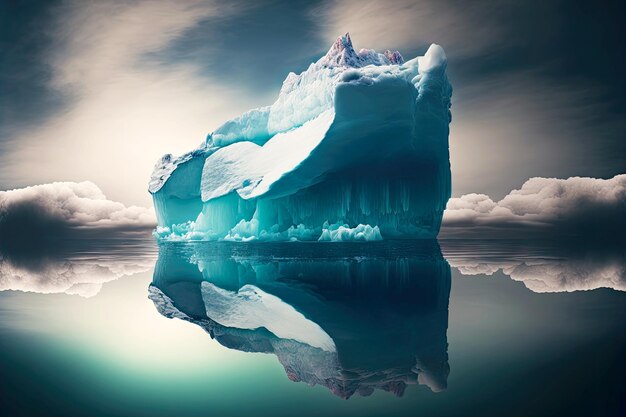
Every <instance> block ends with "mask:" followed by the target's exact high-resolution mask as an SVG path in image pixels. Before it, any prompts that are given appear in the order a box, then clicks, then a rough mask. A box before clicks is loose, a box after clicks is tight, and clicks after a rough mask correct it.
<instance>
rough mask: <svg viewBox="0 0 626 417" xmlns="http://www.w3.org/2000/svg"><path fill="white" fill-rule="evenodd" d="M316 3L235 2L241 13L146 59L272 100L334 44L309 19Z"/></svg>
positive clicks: (216, 19)
mask: <svg viewBox="0 0 626 417" xmlns="http://www.w3.org/2000/svg"><path fill="white" fill-rule="evenodd" d="M318 3H319V2H317V1H310V0H296V1H289V2H286V1H283V2H281V1H235V2H233V4H234V5H235V6H236V7H237V13H232V14H229V15H220V16H210V17H209V18H207V19H206V20H204V21H203V22H202V23H201V24H199V25H197V26H195V27H193V28H191V29H190V30H189V31H188V32H187V33H186V34H185V36H184V37H180V38H179V39H177V40H176V41H174V42H173V43H172V44H171V45H170V46H169V47H168V48H166V49H164V50H162V51H159V52H157V53H155V54H151V55H150V56H149V57H148V58H149V59H158V60H159V61H160V62H161V64H162V65H168V63H173V62H181V61H182V62H193V63H194V64H195V65H197V66H198V67H199V68H202V71H201V73H203V74H205V75H207V76H214V75H216V74H219V77H220V81H221V82H223V83H225V84H231V85H239V86H241V85H243V86H245V87H246V89H247V90H248V91H250V94H262V95H267V97H268V100H274V99H275V97H276V96H277V95H278V91H279V90H280V86H281V84H282V82H283V80H284V79H285V77H286V76H287V74H288V73H289V72H290V71H295V72H301V71H303V70H305V69H306V68H307V67H308V65H309V64H310V63H311V62H313V61H315V60H317V59H318V58H319V57H320V56H322V55H323V54H324V53H325V52H326V51H327V49H328V48H329V47H330V45H331V44H332V42H328V41H327V40H326V39H325V38H324V34H323V33H322V32H320V31H319V23H320V22H319V21H318V19H317V18H316V17H315V16H313V15H312V14H311V13H313V11H314V10H315V7H316V5H317V4H318ZM232 99H236V98H234V97H233V98H232ZM268 104H269V103H268Z"/></svg>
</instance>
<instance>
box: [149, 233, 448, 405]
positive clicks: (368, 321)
mask: <svg viewBox="0 0 626 417" xmlns="http://www.w3.org/2000/svg"><path fill="white" fill-rule="evenodd" d="M449 295H450V267H449V265H448V263H447V262H446V260H445V259H444V258H443V256H442V255H441V251H440V249H439V246H438V245H437V243H436V242H430V241H427V242H414V241H411V242H408V241H404V242H393V241H392V242H389V241H385V242H377V243H370V244H357V243H352V244H329V245H323V244H322V245H320V244H306V243H291V244H289V243H276V244H268V243H264V244H254V243H250V244H229V243H224V242H222V243H206V242H205V243H196V244H176V243H167V244H162V245H161V246H160V248H159V259H158V261H157V265H156V267H155V272H154V278H153V282H152V284H151V286H150V288H149V297H150V299H151V300H152V301H153V302H154V304H155V307H156V308H157V310H158V311H159V313H161V314H162V315H163V316H165V317H169V318H179V319H183V320H187V321H189V322H191V323H194V324H196V325H199V326H201V327H202V328H204V329H205V330H206V331H207V332H208V333H209V334H210V335H211V337H212V338H214V339H216V340H217V341H218V342H219V343H221V344H222V345H224V346H226V347H228V348H231V349H237V350H241V351H246V352H264V353H273V354H275V355H276V356H277V358H278V360H279V361H280V363H281V364H282V365H283V367H284V368H285V371H286V373H287V376H288V377H289V379H291V380H292V381H303V382H306V383H308V384H310V385H316V384H319V385H323V386H326V387H327V388H329V389H330V390H331V391H332V392H333V393H334V394H335V395H337V396H339V397H342V398H349V397H351V396H352V395H354V394H358V395H363V396H365V395H370V394H372V393H373V392H374V390H375V389H382V390H385V391H390V392H393V393H394V394H396V395H402V394H403V393H404V390H405V389H406V386H407V385H409V384H422V385H426V386H428V387H429V388H430V389H431V390H433V391H440V390H443V389H445V388H446V384H447V377H448V373H449V366H448V354H447V335H446V333H447V327H448V301H449Z"/></svg>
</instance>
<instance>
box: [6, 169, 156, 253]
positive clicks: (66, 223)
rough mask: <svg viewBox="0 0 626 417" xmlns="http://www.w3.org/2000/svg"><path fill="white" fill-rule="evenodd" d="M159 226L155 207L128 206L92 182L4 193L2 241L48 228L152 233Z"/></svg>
mask: <svg viewBox="0 0 626 417" xmlns="http://www.w3.org/2000/svg"><path fill="white" fill-rule="evenodd" d="M155 225H156V217H155V214H154V210H153V209H152V208H145V207H138V206H129V207H127V206H125V205H124V204H122V203H119V202H116V201H111V200H108V199H107V198H106V196H105V195H104V194H103V193H102V191H101V190H100V188H98V187H97V186H96V185H95V184H94V183H92V182H88V181H85V182H81V183H74V182H57V183H52V184H43V185H35V186H32V187H26V188H20V189H15V190H10V191H0V242H2V241H10V240H12V239H15V238H16V237H17V236H16V235H18V234H20V233H21V232H22V231H25V232H27V231H35V229H37V228H38V227H40V229H41V231H42V232H43V233H45V232H49V231H50V230H49V228H48V226H58V228H55V229H54V230H58V229H59V228H60V229H62V231H67V229H71V228H76V229H86V230H106V229H109V230H123V231H132V230H150V229H152V228H154V227H155Z"/></svg>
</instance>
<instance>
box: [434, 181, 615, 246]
mask: <svg viewBox="0 0 626 417" xmlns="http://www.w3.org/2000/svg"><path fill="white" fill-rule="evenodd" d="M533 233H541V234H542V235H544V236H545V235H550V234H556V235H562V236H580V237H584V238H593V239H602V240H614V239H623V236H624V233H626V174H623V175H617V176H615V177H614V178H611V179H607V180H605V179H597V178H581V177H572V178H567V179H556V178H531V179H529V180H528V181H526V182H525V183H524V185H523V186H522V187H521V189H519V190H513V191H511V192H510V193H509V194H508V195H506V196H505V197H504V198H503V199H502V200H500V201H498V202H494V201H493V200H492V199H491V198H489V197H488V196H487V195H484V194H467V195H464V196H462V197H460V198H452V199H450V201H449V202H448V205H447V207H446V211H445V213H444V216H443V225H442V232H441V234H440V236H441V237H444V238H445V237H458V236H460V237H464V236H471V237H494V236H496V237H509V238H515V237H520V236H522V235H528V234H530V235H532V234H533Z"/></svg>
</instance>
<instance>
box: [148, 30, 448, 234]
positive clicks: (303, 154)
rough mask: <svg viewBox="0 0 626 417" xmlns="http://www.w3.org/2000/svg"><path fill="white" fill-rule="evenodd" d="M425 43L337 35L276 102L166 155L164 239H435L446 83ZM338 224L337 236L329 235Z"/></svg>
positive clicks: (159, 178) (158, 187) (154, 182)
mask: <svg viewBox="0 0 626 417" xmlns="http://www.w3.org/2000/svg"><path fill="white" fill-rule="evenodd" d="M446 63H447V61H446V57H445V54H444V52H443V49H442V48H441V47H440V46H438V45H434V44H433V45H431V46H430V48H429V49H428V51H427V52H426V54H425V55H424V56H423V57H417V58H415V59H412V60H410V61H407V62H404V59H403V58H402V56H401V55H400V53H399V52H397V51H396V52H391V51H386V52H385V53H384V54H381V53H376V52H374V51H372V50H365V49H362V50H360V51H359V52H358V53H357V52H356V51H355V50H354V49H353V47H352V42H351V40H350V36H349V35H348V34H346V35H344V36H341V37H339V38H338V39H337V41H336V42H335V43H334V44H333V46H332V47H331V49H330V50H329V51H328V53H327V54H326V55H325V56H323V57H322V58H320V59H319V60H318V61H317V62H315V63H313V64H311V65H310V66H309V68H308V69H307V70H306V71H304V72H302V73H301V74H299V75H296V74H294V73H290V74H289V75H288V76H287V78H286V79H285V81H284V82H283V86H282V88H281V91H280V94H279V97H278V99H277V100H276V102H275V103H274V104H272V105H271V106H269V107H263V108H260V109H255V110H251V111H249V112H246V113H244V114H243V115H241V116H239V117H238V118H236V119H233V120H231V121H228V122H226V123H225V124H224V125H222V126H221V127H219V128H218V129H216V130H215V132H213V133H212V134H210V135H208V137H207V139H206V141H205V142H204V143H202V145H201V146H200V147H199V148H198V149H196V150H194V151H192V152H190V153H188V154H185V155H183V156H181V157H179V158H173V157H172V156H171V155H165V156H164V157H163V158H161V160H160V161H159V162H158V163H157V165H156V166H155V170H154V172H153V174H152V178H151V181H150V187H149V189H150V192H151V193H152V194H153V198H154V205H155V208H156V211H157V217H158V222H159V227H158V228H157V231H156V233H155V234H156V235H157V236H158V237H159V238H161V239H169V240H178V239H180V240H219V239H224V240H253V239H261V240H318V239H320V238H321V240H378V239H381V238H385V237H418V238H433V237H435V236H436V235H437V233H438V231H439V226H440V224H441V217H442V213H443V210H444V208H445V206H446V202H447V201H448V198H449V197H450V163H449V152H448V132H449V127H448V126H449V123H450V119H451V114H450V97H451V94H452V88H451V86H450V84H449V82H448V79H447V77H446ZM338 231H339V232H338Z"/></svg>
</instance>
